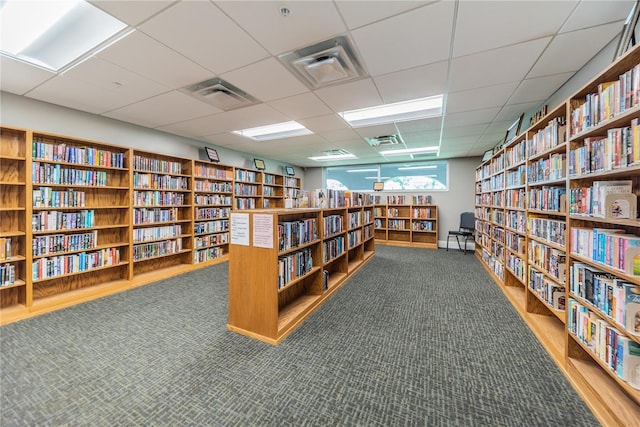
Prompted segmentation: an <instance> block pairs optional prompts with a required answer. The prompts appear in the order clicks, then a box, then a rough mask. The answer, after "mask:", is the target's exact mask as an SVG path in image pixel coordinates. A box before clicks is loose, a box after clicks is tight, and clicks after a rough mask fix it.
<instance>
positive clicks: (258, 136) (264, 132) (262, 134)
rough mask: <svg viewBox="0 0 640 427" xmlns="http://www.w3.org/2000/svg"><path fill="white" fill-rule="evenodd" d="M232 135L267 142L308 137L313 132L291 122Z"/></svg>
mask: <svg viewBox="0 0 640 427" xmlns="http://www.w3.org/2000/svg"><path fill="white" fill-rule="evenodd" d="M232 133H235V134H236V135H240V136H245V137H247V138H251V139H253V140H256V141H268V140H270V139H278V138H289V137H292V136H300V135H309V134H312V133H313V132H311V131H310V130H309V129H307V128H306V127H304V126H302V125H301V124H300V123H298V122H294V121H291V122H283V123H276V124H273V125H267V126H259V127H255V128H249V129H242V130H234V131H233V132H232Z"/></svg>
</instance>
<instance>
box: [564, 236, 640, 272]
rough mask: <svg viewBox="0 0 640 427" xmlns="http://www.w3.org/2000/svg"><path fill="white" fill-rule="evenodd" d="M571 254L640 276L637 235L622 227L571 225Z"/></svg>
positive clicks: (638, 239) (639, 242) (639, 247)
mask: <svg viewBox="0 0 640 427" xmlns="http://www.w3.org/2000/svg"><path fill="white" fill-rule="evenodd" d="M569 233H570V242H571V254H574V255H578V256H581V257H583V258H586V259H589V260H591V261H593V262H595V263H598V264H602V265H605V266H607V267H610V268H612V269H614V270H618V271H621V272H624V273H626V274H629V275H631V276H640V236H636V235H634V234H628V233H626V232H625V230H623V229H605V228H587V227H571V229H570V231H569Z"/></svg>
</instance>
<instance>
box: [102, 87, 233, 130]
mask: <svg viewBox="0 0 640 427" xmlns="http://www.w3.org/2000/svg"><path fill="white" fill-rule="evenodd" d="M167 105H171V106H172V108H171V109H167ZM221 112H222V111H221V110H219V109H217V108H215V107H212V106H210V105H208V104H205V103H204V102H201V101H198V100H197V99H194V98H192V97H190V96H187V95H185V94H183V93H180V92H176V91H171V92H168V93H164V94H162V95H158V96H155V97H153V98H149V99H145V100H144V101H141V102H137V103H135V104H131V105H127V106H126V107H122V108H118V109H117V110H113V111H109V112H108V113H105V114H104V115H105V116H107V117H111V118H114V119H118V120H123V121H125V122H127V121H130V122H133V123H137V124H139V125H142V126H147V127H152V128H155V127H158V126H163V125H168V124H171V123H178V122H183V121H186V120H192V119H195V118H199V117H203V116H210V115H212V114H216V113H221Z"/></svg>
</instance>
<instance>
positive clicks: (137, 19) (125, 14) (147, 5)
mask: <svg viewBox="0 0 640 427" xmlns="http://www.w3.org/2000/svg"><path fill="white" fill-rule="evenodd" d="M89 3H93V4H94V5H96V6H97V7H99V8H100V9H102V10H104V11H105V12H107V13H108V14H110V15H112V16H114V17H116V18H118V19H119V20H121V21H122V22H124V23H126V24H128V25H130V26H132V27H136V26H138V25H139V24H141V23H142V22H144V21H146V20H147V19H148V18H150V17H152V16H153V15H155V14H156V13H158V12H160V11H161V10H163V9H166V8H167V7H169V6H171V5H172V4H174V3H177V2H176V1H171V0H166V1H165V0H153V1H148V0H133V1H132V0H127V1H113V0H89Z"/></svg>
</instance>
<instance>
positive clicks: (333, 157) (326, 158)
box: [309, 153, 357, 162]
mask: <svg viewBox="0 0 640 427" xmlns="http://www.w3.org/2000/svg"><path fill="white" fill-rule="evenodd" d="M309 159H310V160H315V161H316V162H326V161H329V160H345V159H357V157H356V156H355V155H353V154H351V153H346V154H328V155H325V156H315V157H309Z"/></svg>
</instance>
